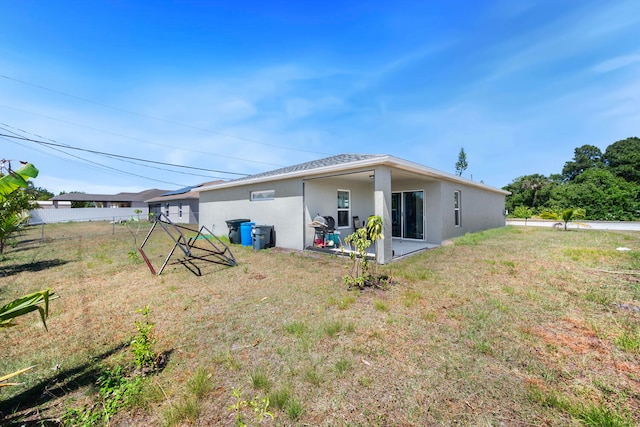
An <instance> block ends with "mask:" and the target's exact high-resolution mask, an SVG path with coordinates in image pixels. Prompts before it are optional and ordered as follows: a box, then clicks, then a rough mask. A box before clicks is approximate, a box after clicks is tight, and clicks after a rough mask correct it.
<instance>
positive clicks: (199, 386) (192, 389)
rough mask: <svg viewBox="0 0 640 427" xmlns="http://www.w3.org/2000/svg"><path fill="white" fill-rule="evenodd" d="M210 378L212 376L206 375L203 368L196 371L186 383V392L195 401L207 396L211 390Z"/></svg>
mask: <svg viewBox="0 0 640 427" xmlns="http://www.w3.org/2000/svg"><path fill="white" fill-rule="evenodd" d="M212 377H213V376H212V375H211V374H208V373H207V371H206V370H204V369H203V368H198V369H196V371H195V372H194V373H193V375H192V376H191V378H190V379H189V381H187V391H189V393H191V394H192V395H193V396H195V398H196V399H198V400H200V399H202V398H203V397H205V396H206V395H207V394H209V392H210V391H211V389H212V388H213V384H212V383H211V378H212Z"/></svg>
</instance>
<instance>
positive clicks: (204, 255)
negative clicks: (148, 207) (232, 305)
mask: <svg viewBox="0 0 640 427" xmlns="http://www.w3.org/2000/svg"><path fill="white" fill-rule="evenodd" d="M156 226H160V227H161V228H162V229H163V230H164V231H165V232H166V233H167V234H168V235H169V237H170V238H171V240H173V242H174V245H173V247H172V248H171V251H169V255H167V257H166V259H165V260H164V263H163V264H162V267H160V270H158V272H156V270H155V268H153V265H152V264H151V261H149V258H148V257H147V254H146V253H145V252H144V245H145V244H146V243H147V241H148V240H149V237H151V234H152V233H153V231H154V229H155V228H156ZM182 230H187V231H190V232H193V231H194V230H192V229H190V228H187V227H184V226H182V225H177V224H174V223H173V222H171V220H170V219H169V218H168V217H167V216H166V215H165V214H164V213H162V212H160V213H159V214H158V215H157V216H156V219H155V221H154V223H153V225H152V226H151V229H149V233H147V237H145V239H144V241H143V242H142V244H141V245H140V247H139V248H138V252H140V255H142V258H143V259H144V262H145V263H146V264H147V267H149V270H151V274H153V275H155V276H159V275H160V274H162V271H163V270H164V268H165V267H166V266H167V264H168V263H169V260H170V259H171V257H172V256H173V254H174V252H175V250H176V249H177V248H179V249H180V250H181V251H182V252H183V254H184V257H183V258H182V259H181V260H179V261H177V262H178V263H180V264H182V265H184V266H185V267H187V268H188V269H189V270H190V271H191V272H192V273H193V274H195V275H197V276H201V275H202V273H201V271H200V268H199V267H198V266H197V265H195V263H194V262H193V261H194V260H202V261H207V262H212V263H215V264H222V265H226V266H229V267H234V266H236V265H237V263H236V259H235V257H234V256H233V253H232V252H231V249H230V248H229V246H227V245H226V244H225V243H224V242H223V241H222V240H220V239H219V238H218V237H217V236H216V235H214V234H213V233H212V232H211V231H210V230H209V229H208V228H207V227H205V226H204V225H203V226H202V227H200V229H199V230H198V234H197V235H196V236H193V237H190V238H189V239H187V238H186V237H185V236H184V234H183V233H182ZM204 233H206V234H204ZM200 240H201V241H203V242H207V243H208V245H206V246H208V247H202V245H198V246H196V244H197V243H198V241H200Z"/></svg>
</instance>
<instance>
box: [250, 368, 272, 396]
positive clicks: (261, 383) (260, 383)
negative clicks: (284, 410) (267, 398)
mask: <svg viewBox="0 0 640 427" xmlns="http://www.w3.org/2000/svg"><path fill="white" fill-rule="evenodd" d="M251 384H253V388H255V389H258V390H261V389H262V390H264V391H269V389H270V388H271V381H269V378H268V377H267V375H266V374H265V373H264V371H263V370H262V369H258V370H256V371H255V372H253V373H252V374H251Z"/></svg>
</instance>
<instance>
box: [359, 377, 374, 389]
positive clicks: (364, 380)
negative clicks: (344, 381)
mask: <svg viewBox="0 0 640 427" xmlns="http://www.w3.org/2000/svg"><path fill="white" fill-rule="evenodd" d="M372 383H373V380H372V379H371V378H369V377H360V378H358V384H360V385H361V386H362V387H364V388H369V387H371V384H372Z"/></svg>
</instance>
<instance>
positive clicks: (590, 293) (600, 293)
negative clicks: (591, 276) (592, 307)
mask: <svg viewBox="0 0 640 427" xmlns="http://www.w3.org/2000/svg"><path fill="white" fill-rule="evenodd" d="M584 299H585V300H587V301H591V302H594V303H596V304H601V305H604V306H609V305H610V304H611V303H612V302H613V299H612V297H611V296H610V295H609V294H608V293H607V292H606V289H605V288H603V287H595V286H590V287H589V288H588V289H587V290H586V292H585V293H584Z"/></svg>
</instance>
